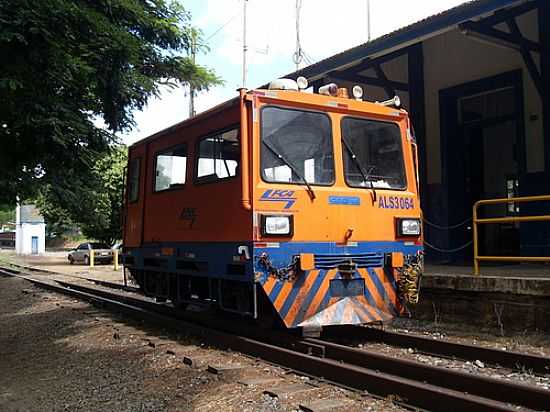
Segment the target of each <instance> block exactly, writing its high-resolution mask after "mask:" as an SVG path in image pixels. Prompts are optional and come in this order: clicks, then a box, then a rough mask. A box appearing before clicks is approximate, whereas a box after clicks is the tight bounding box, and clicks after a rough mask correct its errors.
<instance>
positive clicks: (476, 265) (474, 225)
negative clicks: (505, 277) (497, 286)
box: [472, 203, 479, 276]
mask: <svg viewBox="0 0 550 412" xmlns="http://www.w3.org/2000/svg"><path fill="white" fill-rule="evenodd" d="M472 234H473V236H474V239H473V240H474V275H476V276H479V260H478V247H477V203H474V207H473V211H472Z"/></svg>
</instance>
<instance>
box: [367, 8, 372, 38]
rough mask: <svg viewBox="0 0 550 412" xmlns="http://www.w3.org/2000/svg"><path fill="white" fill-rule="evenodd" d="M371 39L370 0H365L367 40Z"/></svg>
mask: <svg viewBox="0 0 550 412" xmlns="http://www.w3.org/2000/svg"><path fill="white" fill-rule="evenodd" d="M370 39H371V30H370V0H367V41H370Z"/></svg>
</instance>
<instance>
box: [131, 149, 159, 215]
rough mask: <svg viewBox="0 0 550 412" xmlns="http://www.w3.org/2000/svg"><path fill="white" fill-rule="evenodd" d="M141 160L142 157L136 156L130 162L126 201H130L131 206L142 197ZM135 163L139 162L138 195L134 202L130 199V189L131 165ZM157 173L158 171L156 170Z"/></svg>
mask: <svg viewBox="0 0 550 412" xmlns="http://www.w3.org/2000/svg"><path fill="white" fill-rule="evenodd" d="M141 160H142V157H141V156H136V157H133V158H132V159H130V161H129V162H128V176H127V179H128V193H127V197H126V200H127V201H128V203H129V204H132V203H137V202H138V201H139V197H140V195H141V163H142V162H141ZM135 161H137V162H138V177H137V193H136V198H135V199H134V200H131V199H130V187H131V184H130V180H131V179H130V171H131V166H130V165H131V163H132V162H135ZM155 171H156V168H155Z"/></svg>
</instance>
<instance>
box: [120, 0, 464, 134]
mask: <svg viewBox="0 0 550 412" xmlns="http://www.w3.org/2000/svg"><path fill="white" fill-rule="evenodd" d="M243 1H244V0H180V3H182V4H183V6H184V7H185V8H186V10H187V11H189V12H190V13H191V16H192V19H191V22H192V25H193V26H195V27H197V28H199V29H200V30H202V32H203V38H204V40H206V42H207V44H208V47H209V48H210V51H209V52H208V53H207V54H199V55H197V63H198V64H201V65H203V66H207V67H209V68H211V69H212V70H214V71H215V72H216V74H217V75H218V76H219V77H221V78H222V79H223V80H224V82H225V83H224V84H223V85H222V86H217V87H214V88H212V89H210V90H209V91H205V92H201V93H199V95H198V96H197V97H196V98H195V109H196V111H197V112H201V111H204V110H207V109H209V108H211V107H213V106H215V105H216V104H219V103H222V102H224V101H226V100H228V99H230V98H232V97H234V96H236V95H237V92H236V89H237V88H238V87H241V85H242V47H243V35H242V34H243ZM463 2H464V0H414V1H413V0H394V1H387V0H370V15H371V18H370V21H371V39H374V38H377V37H380V36H382V35H384V34H387V33H389V32H392V31H394V30H396V29H399V28H401V27H403V26H406V25H409V24H411V23H414V22H416V21H418V20H421V19H423V18H425V17H428V16H430V15H432V14H435V13H438V12H441V11H444V10H447V9H449V8H451V7H454V6H457V5H458V4H461V3H463ZM301 4H302V6H301V10H300V43H301V47H302V49H303V50H304V51H305V53H306V54H307V57H308V60H309V61H310V62H313V63H314V62H318V61H319V60H322V59H325V58H327V57H330V56H332V55H334V54H336V53H339V52H342V51H344V50H347V49H349V48H351V47H354V46H357V45H359V44H362V43H365V42H366V41H367V38H368V25H367V0H301ZM246 27H247V28H246V30H247V36H246V38H247V43H248V50H249V52H248V53H247V81H246V87H248V88H255V87H258V86H261V85H263V84H265V83H268V82H269V81H271V80H273V79H276V78H279V77H283V76H284V75H286V74H288V73H291V72H293V71H294V70H295V69H296V65H295V63H294V61H293V58H292V56H293V54H294V52H295V50H296V0H247V25H246ZM305 65H307V64H306V62H303V63H302V64H301V66H300V67H303V66H305ZM188 114H189V96H188V90H186V89H185V88H183V87H181V88H178V89H170V90H169V89H166V90H163V92H162V93H161V96H160V97H159V98H154V99H151V100H150V101H149V104H148V105H147V106H146V107H145V108H144V110H143V111H141V112H135V113H134V118H135V120H136V123H137V126H136V128H135V129H134V130H132V132H130V133H128V134H126V135H123V136H122V140H123V142H124V143H126V144H132V143H134V142H136V141H137V140H139V139H142V138H144V137H147V136H149V135H151V134H153V133H155V132H157V131H159V130H162V129H165V128H166V127H169V126H171V125H173V124H174V123H177V122H180V121H182V120H185V119H186V118H187V117H188Z"/></svg>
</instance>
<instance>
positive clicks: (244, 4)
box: [242, 0, 248, 88]
mask: <svg viewBox="0 0 550 412" xmlns="http://www.w3.org/2000/svg"><path fill="white" fill-rule="evenodd" d="M247 1H248V0H243V85H242V87H243V88H246V53H247V51H248V46H247V45H246V3H247Z"/></svg>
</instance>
